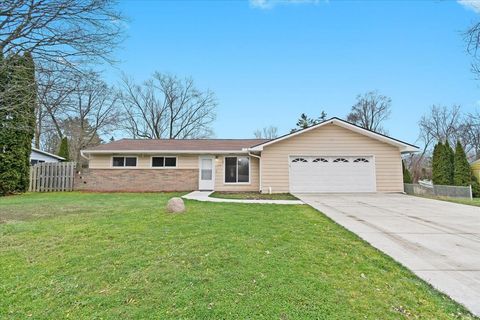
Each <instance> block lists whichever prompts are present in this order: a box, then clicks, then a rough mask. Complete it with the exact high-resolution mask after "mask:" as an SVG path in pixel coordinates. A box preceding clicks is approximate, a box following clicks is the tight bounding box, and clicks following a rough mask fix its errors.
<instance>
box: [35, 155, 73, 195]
mask: <svg viewBox="0 0 480 320" xmlns="http://www.w3.org/2000/svg"><path fill="white" fill-rule="evenodd" d="M74 176H75V162H45V163H38V164H36V165H34V166H31V167H30V186H29V188H28V191H31V192H48V191H72V190H73V179H74Z"/></svg>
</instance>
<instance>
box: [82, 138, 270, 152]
mask: <svg viewBox="0 0 480 320" xmlns="http://www.w3.org/2000/svg"><path fill="white" fill-rule="evenodd" d="M267 141H269V140H268V139H143V140H139V139H121V140H118V141H113V142H109V143H105V144H101V145H98V146H96V147H93V148H89V149H88V150H85V152H87V153H88V152H89V151H167V150H168V151H170V150H171V151H241V150H242V149H243V148H248V147H251V146H254V145H257V144H261V143H264V142H267Z"/></svg>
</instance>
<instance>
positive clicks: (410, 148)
mask: <svg viewBox="0 0 480 320" xmlns="http://www.w3.org/2000/svg"><path fill="white" fill-rule="evenodd" d="M327 124H335V125H338V126H340V127H343V128H346V129H349V130H351V131H354V132H357V133H359V134H362V135H364V136H367V137H370V138H372V139H376V140H378V141H382V142H384V143H387V144H390V145H394V146H396V147H398V148H399V149H400V152H401V153H412V152H418V151H419V148H418V147H417V146H414V145H411V144H408V143H404V142H402V141H400V140H397V139H394V138H391V137H387V136H385V135H382V134H379V133H376V132H373V131H370V130H367V129H364V128H361V127H358V126H356V125H353V124H351V123H349V122H347V121H345V120H341V119H339V118H331V119H328V120H325V121H324V122H322V123H319V124H316V125H313V126H311V127H308V128H306V129H302V130H299V131H296V132H293V133H290V134H287V135H285V136H282V137H280V138H278V139H273V140H271V141H267V142H265V143H262V144H259V145H256V146H253V147H251V148H249V150H250V151H262V150H263V148H264V147H265V146H268V145H270V144H274V143H277V142H280V141H282V140H285V139H289V138H291V137H294V136H296V135H299V134H302V133H305V132H308V131H310V130H313V129H317V128H320V127H322V126H325V125H327Z"/></svg>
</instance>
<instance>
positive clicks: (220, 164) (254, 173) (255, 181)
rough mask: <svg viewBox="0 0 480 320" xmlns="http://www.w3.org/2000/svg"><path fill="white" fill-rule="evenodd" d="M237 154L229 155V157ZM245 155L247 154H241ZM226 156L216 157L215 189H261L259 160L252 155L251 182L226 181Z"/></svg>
mask: <svg viewBox="0 0 480 320" xmlns="http://www.w3.org/2000/svg"><path fill="white" fill-rule="evenodd" d="M232 156H233V157H234V156H236V155H229V157H232ZM239 156H245V155H239ZM224 164H225V161H224V156H218V157H217V159H215V191H258V190H259V172H258V169H259V161H258V159H257V158H255V157H250V183H249V184H245V183H239V184H235V183H233V184H232V183H227V184H226V183H225V170H224Z"/></svg>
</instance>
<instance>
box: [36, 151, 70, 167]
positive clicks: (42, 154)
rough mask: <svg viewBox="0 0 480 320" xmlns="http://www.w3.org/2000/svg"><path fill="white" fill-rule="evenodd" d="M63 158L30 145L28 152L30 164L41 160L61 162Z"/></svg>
mask: <svg viewBox="0 0 480 320" xmlns="http://www.w3.org/2000/svg"><path fill="white" fill-rule="evenodd" d="M64 160H65V158H62V157H60V156H57V155H55V154H51V153H49V152H46V151H42V150H40V149H37V148H33V147H32V152H31V153H30V165H32V166H33V165H35V164H37V163H43V162H61V161H64Z"/></svg>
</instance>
